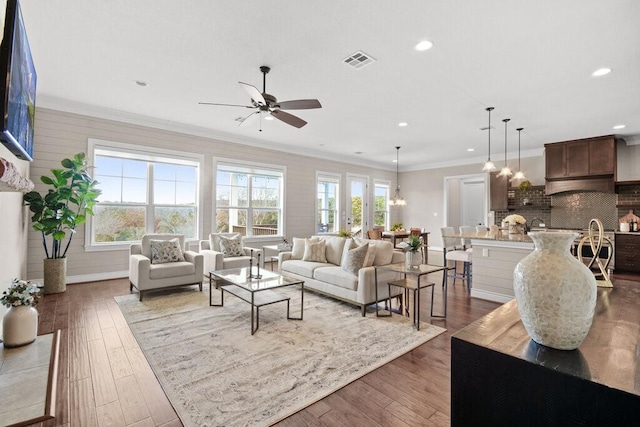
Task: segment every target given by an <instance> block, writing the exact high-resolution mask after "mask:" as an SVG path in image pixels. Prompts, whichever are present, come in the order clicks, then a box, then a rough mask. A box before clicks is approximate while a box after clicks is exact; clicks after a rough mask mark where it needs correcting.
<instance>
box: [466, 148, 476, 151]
mask: <svg viewBox="0 0 640 427" xmlns="http://www.w3.org/2000/svg"><path fill="white" fill-rule="evenodd" d="M467 151H476V149H475V148H467Z"/></svg>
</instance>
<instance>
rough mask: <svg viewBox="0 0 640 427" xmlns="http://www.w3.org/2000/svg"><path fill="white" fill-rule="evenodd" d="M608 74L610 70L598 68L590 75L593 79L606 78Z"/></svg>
mask: <svg viewBox="0 0 640 427" xmlns="http://www.w3.org/2000/svg"><path fill="white" fill-rule="evenodd" d="M610 72H611V68H599V69H597V70H595V71H594V72H593V73H591V75H592V76H593V77H602V76H606V75H607V74H609V73H610Z"/></svg>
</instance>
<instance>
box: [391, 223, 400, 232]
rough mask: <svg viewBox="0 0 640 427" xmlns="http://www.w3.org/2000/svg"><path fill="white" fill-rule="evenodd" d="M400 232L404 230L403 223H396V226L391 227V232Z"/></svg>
mask: <svg viewBox="0 0 640 427" xmlns="http://www.w3.org/2000/svg"><path fill="white" fill-rule="evenodd" d="M398 230H402V223H401V222H396V223H395V224H393V225H392V226H391V231H398Z"/></svg>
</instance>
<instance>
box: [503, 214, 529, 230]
mask: <svg viewBox="0 0 640 427" xmlns="http://www.w3.org/2000/svg"><path fill="white" fill-rule="evenodd" d="M502 222H503V223H504V225H503V227H509V234H524V227H525V224H526V223H527V220H526V219H525V218H524V217H523V216H522V215H518V214H511V215H507V216H506V217H505V218H504V220H503V221H502Z"/></svg>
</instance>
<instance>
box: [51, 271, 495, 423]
mask: <svg viewBox="0 0 640 427" xmlns="http://www.w3.org/2000/svg"><path fill="white" fill-rule="evenodd" d="M432 280H437V278H435V277H434V278H433V279H432ZM436 289H437V290H438V291H437V293H436V301H435V302H436V304H438V303H439V302H440V303H441V299H440V298H442V295H441V294H438V292H441V287H440V286H436ZM127 293H129V282H128V280H127V279H118V280H109V281H101V282H91V283H84V284H76V285H69V286H68V287H67V291H66V292H65V293H62V294H56V295H46V296H45V297H44V298H43V299H42V300H41V301H40V304H39V305H38V310H39V312H40V319H39V334H45V333H50V332H53V331H54V330H56V329H60V330H61V331H62V335H61V338H62V340H61V357H60V362H61V363H60V367H61V369H60V370H59V378H58V394H57V408H56V410H57V416H56V418H55V420H52V421H50V422H48V423H46V424H45V425H52V426H53V425H55V426H67V425H68V426H95V425H99V426H136V427H145V426H180V425H182V424H181V422H180V420H179V419H178V417H177V415H176V413H175V411H174V410H173V408H172V406H171V404H170V403H169V401H168V400H167V398H166V396H165V395H164V392H163V391H162V388H161V387H160V385H159V383H158V381H157V380H156V378H155V376H154V374H153V372H152V371H151V368H150V367H149V365H148V364H147V362H146V360H145V358H144V356H143V354H142V352H141V351H140V348H139V347H138V345H137V343H136V341H135V339H134V338H133V335H132V334H131V331H130V330H129V327H128V326H127V323H126V322H125V320H124V318H123V316H122V314H121V313H120V310H119V308H118V305H117V304H116V302H115V301H114V299H113V297H114V296H116V295H122V294H127ZM430 294H431V293H430V291H429V290H428V289H427V290H425V291H423V294H422V295H423V301H422V304H421V306H422V307H423V310H422V312H421V319H422V320H424V321H429V319H430V318H429V300H430ZM498 305H499V304H497V303H493V302H489V301H483V300H479V299H475V298H470V297H469V296H468V294H467V293H466V291H465V289H464V287H463V286H462V285H461V283H460V282H458V283H457V285H456V286H449V297H448V313H447V314H448V317H447V319H446V320H436V319H432V320H431V323H433V324H434V325H438V326H441V327H444V328H447V332H445V333H444V334H442V335H440V336H438V337H436V338H434V339H433V340H431V341H429V342H427V343H425V344H423V345H421V346H420V347H418V348H416V349H415V350H413V351H411V352H409V353H407V354H405V355H403V356H401V357H399V358H398V359H396V360H394V361H392V362H390V363H388V364H386V365H385V366H382V367H381V368H378V369H376V370H375V371H373V372H371V373H369V374H367V375H365V376H364V377H362V378H361V379H359V380H357V381H355V382H353V383H351V384H349V385H348V386H346V387H344V388H342V389H340V390H338V391H336V392H335V393H333V394H331V395H330V396H327V397H326V398H324V399H322V400H320V401H318V402H316V403H315V404H313V405H311V406H309V407H307V408H306V409H304V410H302V411H300V412H298V413H296V414H294V415H292V416H291V417H289V418H287V419H285V420H283V421H281V422H280V423H278V424H277V425H279V426H287V427H288V426H296V427H299V426H307V425H308V426H360V425H363V426H364V425H366V426H405V425H410V426H411V425H413V426H432V425H433V426H446V425H449V411H450V410H449V406H450V337H451V335H452V334H454V333H455V332H456V331H458V330H459V329H461V328H463V327H464V326H466V325H468V324H469V323H471V322H473V321H474V320H476V319H478V318H480V317H482V316H484V315H485V314H487V313H488V312H490V311H491V310H493V309H494V308H496V307H498ZM354 310H355V311H358V310H359V309H358V308H357V307H354ZM367 315H368V316H372V315H373V313H372V310H371V309H369V311H368V312H367Z"/></svg>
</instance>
